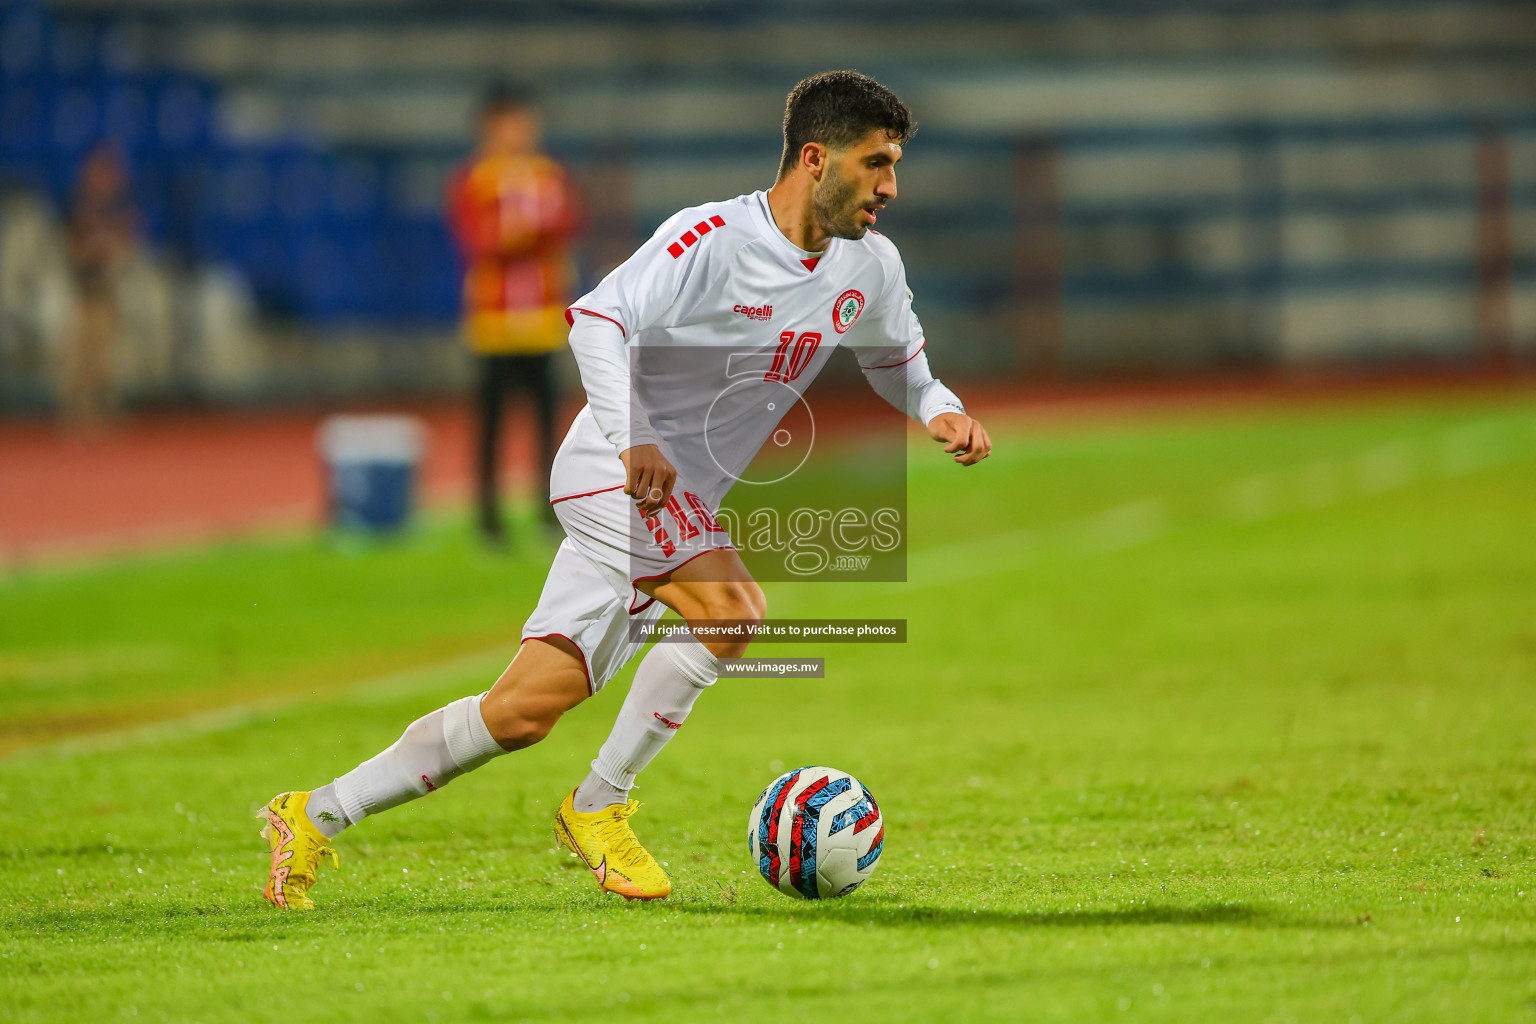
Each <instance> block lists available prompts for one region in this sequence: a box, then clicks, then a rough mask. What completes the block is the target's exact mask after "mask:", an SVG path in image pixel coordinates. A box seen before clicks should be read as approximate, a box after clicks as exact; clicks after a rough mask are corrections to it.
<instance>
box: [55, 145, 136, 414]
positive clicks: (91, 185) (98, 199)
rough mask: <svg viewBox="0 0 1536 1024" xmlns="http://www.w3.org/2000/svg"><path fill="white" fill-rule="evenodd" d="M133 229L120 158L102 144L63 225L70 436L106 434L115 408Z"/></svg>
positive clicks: (83, 172) (64, 405)
mask: <svg viewBox="0 0 1536 1024" xmlns="http://www.w3.org/2000/svg"><path fill="white" fill-rule="evenodd" d="M135 222H136V215H135V212H134V207H133V200H132V198H131V196H130V193H129V186H128V175H127V173H126V172H125V171H124V169H123V163H122V158H121V157H120V156H119V154H118V152H117V149H116V148H115V147H113V146H112V145H111V144H110V143H105V142H104V143H101V144H99V145H97V146H96V147H95V148H94V149H92V150H91V151H90V153H89V154H88V155H87V156H86V158H85V162H84V163H83V164H82V165H81V168H80V176H79V179H78V180H77V182H76V185H75V194H74V199H73V205H72V207H71V209H70V213H69V219H68V222H67V224H66V225H65V241H66V245H67V252H68V255H69V264H70V269H71V270H72V272H73V274H74V282H75V290H76V307H75V330H74V334H73V337H71V338H70V339H69V342H68V344H67V347H66V349H65V353H64V360H63V374H62V381H61V386H60V394H59V398H60V413H61V416H62V419H63V422H64V426H65V428H66V429H68V430H83V431H95V430H100V429H102V428H104V427H105V426H106V424H107V422H108V421H109V420H110V418H111V417H112V416H113V415H114V413H115V412H116V409H117V393H116V387H115V382H114V377H113V347H114V344H115V342H116V340H117V334H118V320H119V316H118V305H117V284H118V275H119V273H120V272H121V270H122V268H123V266H124V265H125V264H126V263H127V262H128V261H129V259H130V258H131V257H132V255H133V251H134V247H135V241H134V229H135Z"/></svg>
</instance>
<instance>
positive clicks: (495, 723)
mask: <svg viewBox="0 0 1536 1024" xmlns="http://www.w3.org/2000/svg"><path fill="white" fill-rule="evenodd" d="M559 720H560V715H559V714H558V713H546V712H541V711H538V710H534V709H526V708H511V707H502V708H501V709H499V710H497V711H496V712H495V713H494V714H491V715H488V716H487V717H486V723H485V724H486V728H488V729H490V731H491V736H492V737H494V738H495V740H496V742H497V743H499V744H501V747H502V749H503V750H522V749H523V748H524V747H531V746H533V745H534V744H535V743H537V742H539V741H540V740H542V739H543V738H544V737H546V736H548V735H549V734H550V732H551V730H553V729H554V727H555V723H556V722H558V721H559Z"/></svg>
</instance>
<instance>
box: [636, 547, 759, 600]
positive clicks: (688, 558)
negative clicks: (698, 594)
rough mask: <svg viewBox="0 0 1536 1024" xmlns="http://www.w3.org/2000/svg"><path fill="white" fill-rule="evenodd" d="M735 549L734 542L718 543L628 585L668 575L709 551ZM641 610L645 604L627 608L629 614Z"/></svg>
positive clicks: (637, 591)
mask: <svg viewBox="0 0 1536 1024" xmlns="http://www.w3.org/2000/svg"><path fill="white" fill-rule="evenodd" d="M735 550H736V545H734V544H720V545H718V546H716V547H712V548H706V549H705V550H703V551H700V552H699V553H698V554H696V555H689V556H688V557H687V558H685V559H683V560H682V561H681V562H678V563H677V564H676V565H674V566H673V567H672V568H670V569H668V570H667V571H666V572H658V573H657V574H656V575H654V576H640V577H638V578H636V579H632V580H630V581H629V585H630V586H631V587H633V586H634V585H635V584H636V583H644V582H645V581H646V580H659V579H661V578H662V577H663V576H668V575H671V574H672V573H674V572H677V570H679V569H681V568H682V567H683V566H685V565H687V564H688V563H689V562H691V561H693V560H694V559H695V558H703V557H704V556H705V555H707V554H709V553H710V552H711V551H735ZM635 593H636V594H638V593H640V591H639V590H636V591H635ZM654 600H656V599H655V598H654V597H653V598H651V601H654ZM629 603H630V604H631V605H633V604H634V603H635V601H634V598H630V601H629ZM649 603H650V601H647V602H646V604H649ZM643 611H645V605H644V604H643V605H641V606H640V607H639V608H633V607H632V608H630V609H629V614H631V615H639V614H640V613H641V612H643Z"/></svg>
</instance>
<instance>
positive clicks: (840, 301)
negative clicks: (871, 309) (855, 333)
mask: <svg viewBox="0 0 1536 1024" xmlns="http://www.w3.org/2000/svg"><path fill="white" fill-rule="evenodd" d="M862 312H864V293H863V292H860V291H858V290H856V289H853V288H849V289H848V290H847V291H845V292H843V294H841V295H839V296H838V297H837V305H835V306H833V307H832V326H833V327H834V328H835V329H836V330H837V333H838V334H842V333H843V332H845V331H847V330H848V328H850V327H852V326H853V322H854V321H855V320H857V319H858V318H859V314H860V313H862Z"/></svg>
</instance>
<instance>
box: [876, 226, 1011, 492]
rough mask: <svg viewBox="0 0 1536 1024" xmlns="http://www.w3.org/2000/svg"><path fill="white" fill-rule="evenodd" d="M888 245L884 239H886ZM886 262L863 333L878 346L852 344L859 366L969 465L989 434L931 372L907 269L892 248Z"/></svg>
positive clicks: (983, 451)
mask: <svg viewBox="0 0 1536 1024" xmlns="http://www.w3.org/2000/svg"><path fill="white" fill-rule="evenodd" d="M885 244H886V245H889V243H888V242H887V243H885ZM888 252H889V257H888V258H890V259H891V260H892V262H889V263H887V267H888V268H889V269H890V272H891V277H890V279H889V282H890V283H889V284H888V286H887V287H886V289H885V291H884V292H883V293H882V294H881V296H880V298H879V300H878V301H877V303H876V304H875V306H874V308H872V309H871V310H870V313H872V314H873V315H872V316H871V317H869V319H868V322H867V323H864V324H861V325H860V327H861V328H862V329H863V333H864V334H865V336H866V337H867V336H869V335H873V336H874V343H875V345H876V346H877V347H873V348H871V347H868V345H867V344H866V345H863V346H856V347H855V349H854V352H855V354H856V355H857V356H858V360H859V368H860V369H862V370H863V371H864V379H865V380H867V381H869V384H870V387H872V388H874V389H875V392H876V393H877V394H879V395H880V397H881V398H884V399H885V400H886V401H887V402H890V403H891V404H892V405H894V406H895V407H896V408H898V409H900V410H901V411H902V412H904V413H906V414H907V415H908V416H911V417H912V418H913V419H915V420H917V421H918V422H919V423H921V424H923V426H925V427H927V428H928V436H929V437H931V438H933V439H934V440H935V441H938V442H939V443H941V444H943V445H944V451H945V452H946V453H948V454H949V455H952V456H954V460H955V461H956V462H958V463H959V464H960V465H962V466H974V465H976V463H978V462H980V461H981V460H982V459H984V458H986V457H987V456H988V455H990V454H992V439H991V438H990V437H988V436H987V430H986V428H985V427H983V426H982V425H981V423H980V422H979V421H977V420H975V419H973V418H972V417H971V416H969V415H968V414H967V413H966V411H965V405H964V404H963V403H962V402H961V401H960V399H959V397H958V396H957V395H956V394H955V393H954V392H953V391H951V390H949V388H947V387H945V386H944V382H943V381H941V380H939V379H938V378H936V377H934V375H933V371H932V370H931V369H929V367H928V355H927V353H926V352H924V351H923V349H924V347H925V346H926V344H927V342H926V340H925V339H924V336H923V325H922V323H921V322H919V320H918V319H917V314H916V313H915V312H914V311H913V309H912V290H911V289H910V288H908V287H907V274H906V269H905V268H904V267H902V265H901V262H900V258H899V257H897V256H896V255H895V248H894V247H891V248H890V249H889V250H888Z"/></svg>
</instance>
